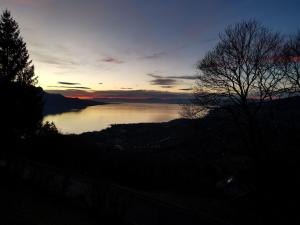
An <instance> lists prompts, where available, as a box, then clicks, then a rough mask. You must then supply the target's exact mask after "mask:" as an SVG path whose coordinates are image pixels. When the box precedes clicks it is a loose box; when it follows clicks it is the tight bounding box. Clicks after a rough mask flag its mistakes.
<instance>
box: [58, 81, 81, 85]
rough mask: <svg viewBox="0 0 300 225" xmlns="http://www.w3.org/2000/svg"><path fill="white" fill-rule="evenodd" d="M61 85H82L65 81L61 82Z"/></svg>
mask: <svg viewBox="0 0 300 225" xmlns="http://www.w3.org/2000/svg"><path fill="white" fill-rule="evenodd" d="M58 83H59V84H64V85H81V84H80V83H73V82H64V81H59V82H58Z"/></svg>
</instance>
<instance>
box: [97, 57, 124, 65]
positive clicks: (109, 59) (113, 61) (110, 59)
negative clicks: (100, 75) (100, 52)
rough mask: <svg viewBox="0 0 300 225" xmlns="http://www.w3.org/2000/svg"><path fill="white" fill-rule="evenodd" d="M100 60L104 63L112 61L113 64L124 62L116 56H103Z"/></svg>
mask: <svg viewBox="0 0 300 225" xmlns="http://www.w3.org/2000/svg"><path fill="white" fill-rule="evenodd" d="M101 61H102V62H106V63H114V64H122V63H124V61H122V60H120V59H117V58H113V57H105V58H103V59H101Z"/></svg>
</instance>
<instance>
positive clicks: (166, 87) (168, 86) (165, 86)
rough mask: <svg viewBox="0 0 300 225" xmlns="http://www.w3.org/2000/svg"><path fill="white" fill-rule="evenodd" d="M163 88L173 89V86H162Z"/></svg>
mask: <svg viewBox="0 0 300 225" xmlns="http://www.w3.org/2000/svg"><path fill="white" fill-rule="evenodd" d="M161 87H162V88H173V87H174V86H173V85H166V86H161Z"/></svg>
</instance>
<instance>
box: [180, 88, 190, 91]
mask: <svg viewBox="0 0 300 225" xmlns="http://www.w3.org/2000/svg"><path fill="white" fill-rule="evenodd" d="M178 90H180V91H191V90H193V88H180V89H178Z"/></svg>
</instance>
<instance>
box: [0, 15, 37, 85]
mask: <svg viewBox="0 0 300 225" xmlns="http://www.w3.org/2000/svg"><path fill="white" fill-rule="evenodd" d="M0 80H4V81H10V82H20V83H22V84H26V85H35V84H36V83H37V78H36V77H35V74H34V67H33V65H32V61H31V60H30V59H29V54H28V50H27V48H26V43H25V42H24V41H23V38H22V37H21V36H20V30H19V26H18V23H17V22H16V21H15V20H14V18H13V17H12V16H11V14H10V12H9V11H8V10H5V11H4V12H3V14H2V15H1V18H0Z"/></svg>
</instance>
